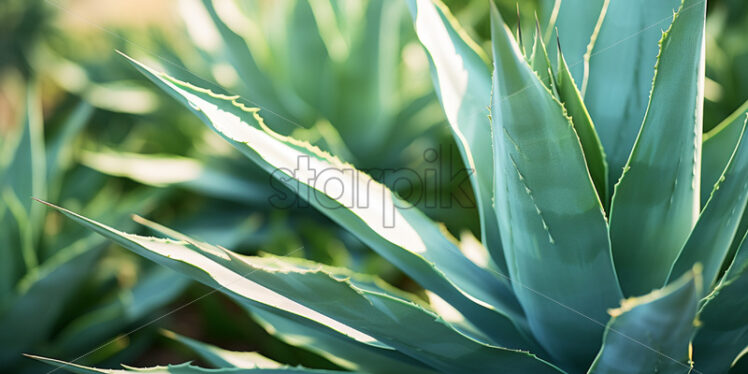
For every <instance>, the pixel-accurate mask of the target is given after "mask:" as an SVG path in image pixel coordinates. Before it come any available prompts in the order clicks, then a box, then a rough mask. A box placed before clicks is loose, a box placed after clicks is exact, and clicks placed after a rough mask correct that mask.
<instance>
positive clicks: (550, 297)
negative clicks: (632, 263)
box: [491, 7, 621, 367]
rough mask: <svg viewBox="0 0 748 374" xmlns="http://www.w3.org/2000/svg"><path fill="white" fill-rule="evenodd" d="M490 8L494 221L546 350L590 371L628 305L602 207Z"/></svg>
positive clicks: (568, 132) (566, 131)
mask: <svg viewBox="0 0 748 374" xmlns="http://www.w3.org/2000/svg"><path fill="white" fill-rule="evenodd" d="M492 9H493V10H492V11H491V24H492V40H493V48H494V58H495V65H496V66H495V71H494V74H493V77H494V87H493V103H492V107H491V119H492V123H493V135H494V146H495V147H496V148H495V155H496V158H495V165H496V173H495V174H496V214H497V217H498V221H499V223H500V226H501V232H502V239H503V242H504V243H503V244H504V248H505V249H506V258H507V265H508V266H509V273H510V275H511V277H512V286H513V287H514V290H515V292H516V294H517V297H518V298H519V300H520V301H521V303H522V305H523V307H524V309H525V313H526V314H527V318H528V321H529V323H530V328H531V329H532V331H533V333H534V334H535V336H536V337H537V338H538V340H539V341H540V342H541V344H543V346H544V348H546V349H547V350H548V351H549V352H550V353H551V354H552V355H553V356H554V357H556V358H557V359H559V360H565V361H567V362H568V364H570V365H573V366H577V367H581V366H586V365H588V364H589V362H590V361H592V358H593V357H592V355H594V350H595V349H596V347H598V346H599V342H600V339H601V337H602V334H603V326H604V323H605V321H607V315H606V314H605V311H606V309H607V308H609V307H613V306H615V305H616V304H617V303H618V300H620V298H621V291H620V289H619V288H618V281H617V279H616V275H615V272H614V270H613V264H612V259H611V255H610V242H609V240H608V232H607V225H606V222H605V216H604V213H603V208H602V205H601V203H600V200H599V199H598V197H597V193H596V192H595V187H594V185H593V183H592V180H591V179H590V175H589V172H588V171H587V166H586V163H585V160H584V154H583V152H582V147H581V145H580V144H579V140H578V138H577V134H576V133H575V131H574V127H573V126H572V124H571V121H570V119H569V118H568V117H566V116H565V114H564V109H563V107H562V105H561V103H560V102H558V101H557V100H556V99H555V98H554V97H553V96H552V94H551V92H550V91H549V90H548V89H547V88H546V87H545V86H544V85H543V83H542V82H540V80H539V78H538V76H537V75H536V74H535V73H534V72H533V71H532V69H531V68H530V66H529V65H528V64H527V63H526V62H525V59H524V57H523V56H522V54H521V52H520V51H519V48H518V46H517V44H516V43H515V41H514V37H513V36H512V34H511V31H509V29H508V28H507V27H506V25H504V23H503V21H502V20H501V16H500V15H499V14H498V11H497V10H496V9H495V7H493V8H492ZM570 274H574V276H569V275H570ZM591 285H594V287H591ZM570 336H574V339H571V340H570V339H569V337H570Z"/></svg>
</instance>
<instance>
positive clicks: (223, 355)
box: [162, 330, 281, 369]
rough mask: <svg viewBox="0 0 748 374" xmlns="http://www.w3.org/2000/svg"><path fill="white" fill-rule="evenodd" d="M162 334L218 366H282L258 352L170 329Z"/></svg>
mask: <svg viewBox="0 0 748 374" xmlns="http://www.w3.org/2000/svg"><path fill="white" fill-rule="evenodd" d="M162 334H163V335H164V336H166V337H167V338H170V339H172V340H175V341H177V342H179V343H181V344H183V345H185V346H186V347H187V348H189V349H190V350H192V351H193V352H195V353H197V354H198V355H200V357H202V358H203V359H204V360H205V361H207V362H208V363H210V364H211V365H213V366H215V367H217V368H230V367H236V368H245V369H251V368H262V369H272V368H277V367H280V366H281V364H280V363H279V362H276V361H273V360H271V359H269V358H267V357H264V356H262V355H261V354H259V353H257V352H237V351H229V350H226V349H222V348H219V347H216V346H214V345H211V344H207V343H203V342H200V341H197V340H195V339H191V338H188V337H186V336H182V335H179V334H176V333H174V332H171V331H168V330H164V331H162Z"/></svg>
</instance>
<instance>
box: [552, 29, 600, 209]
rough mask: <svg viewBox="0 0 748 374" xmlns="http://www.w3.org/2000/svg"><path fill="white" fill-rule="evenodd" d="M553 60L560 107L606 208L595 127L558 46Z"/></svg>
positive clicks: (598, 143)
mask: <svg viewBox="0 0 748 374" xmlns="http://www.w3.org/2000/svg"><path fill="white" fill-rule="evenodd" d="M559 43H560V42H559ZM557 60H558V69H557V70H558V73H557V74H558V75H557V77H556V86H557V88H558V95H559V100H561V102H562V103H564V108H566V112H567V114H568V115H569V116H570V117H571V122H572V123H573V124H574V130H576V132H577V135H578V136H579V142H580V143H581V144H582V150H583V151H584V159H585V160H586V161H587V168H588V169H589V171H590V177H592V181H593V182H594V183H595V188H596V189H597V195H598V196H599V197H600V201H602V202H603V205H604V206H608V201H609V199H610V196H609V195H608V163H607V161H606V160H605V151H604V150H603V147H602V145H601V144H600V138H599V137H598V136H597V131H596V130H595V125H594V124H593V123H592V118H590V114H589V112H587V107H586V106H585V105H584V101H583V100H582V96H581V94H580V93H579V90H578V89H577V85H575V84H574V82H575V80H574V78H573V77H572V75H571V71H570V70H569V66H568V65H567V64H566V59H565V58H564V56H563V54H562V51H561V46H560V45H559V46H558V57H557Z"/></svg>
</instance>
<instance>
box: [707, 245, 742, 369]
mask: <svg viewBox="0 0 748 374" xmlns="http://www.w3.org/2000/svg"><path fill="white" fill-rule="evenodd" d="M746 289H748V240H746V237H745V236H744V237H743V239H742V244H741V245H740V247H739V249H738V253H737V255H736V256H735V260H734V261H733V262H732V264H731V265H730V267H729V268H728V269H727V272H726V273H725V276H724V277H723V278H722V280H721V281H720V283H719V285H718V286H717V287H716V288H715V289H714V291H712V293H711V294H710V295H709V296H708V297H707V298H706V301H705V303H704V306H703V307H702V308H701V312H700V314H699V320H700V321H701V328H700V329H699V331H698V332H697V334H696V338H695V339H694V342H693V346H694V353H693V354H694V363H695V367H696V369H698V370H700V371H701V372H703V373H726V372H727V370H728V369H729V368H730V365H731V364H732V363H733V362H734V361H735V359H736V358H737V357H738V355H739V354H740V353H741V351H743V350H744V349H745V347H746V346H748V293H746V292H745V290H746Z"/></svg>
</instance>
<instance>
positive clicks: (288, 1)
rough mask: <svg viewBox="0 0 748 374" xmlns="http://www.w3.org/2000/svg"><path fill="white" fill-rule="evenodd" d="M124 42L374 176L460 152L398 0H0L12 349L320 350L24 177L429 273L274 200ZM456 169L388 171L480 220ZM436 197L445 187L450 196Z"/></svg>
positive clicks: (208, 228) (727, 96)
mask: <svg viewBox="0 0 748 374" xmlns="http://www.w3.org/2000/svg"><path fill="white" fill-rule="evenodd" d="M446 3H447V5H448V6H449V7H450V9H452V11H453V12H454V13H455V16H456V17H457V18H458V19H459V21H460V23H461V24H463V25H466V26H467V27H468V28H467V30H466V31H467V32H468V33H469V34H470V35H471V36H472V37H473V38H474V39H475V40H478V41H484V43H487V40H488V39H489V37H488V36H489V31H490V30H489V29H490V26H489V19H488V9H489V3H488V2H487V1H470V2H466V1H459V0H452V1H446ZM497 5H499V7H500V9H501V11H502V14H512V13H517V14H518V18H515V19H511V18H510V19H507V20H506V21H507V22H509V23H510V24H512V27H515V28H516V27H517V21H519V20H521V22H520V25H521V28H522V29H523V30H525V29H526V30H528V33H527V35H531V34H532V33H531V32H529V30H530V29H531V28H534V27H535V26H534V25H535V14H536V13H537V14H538V17H540V18H541V19H544V20H545V19H547V17H551V16H552V13H553V9H554V6H555V0H533V1H522V2H519V3H518V2H516V1H514V0H499V1H497ZM746 8H748V4H746V3H745V2H744V1H741V0H713V1H710V3H709V13H708V14H709V16H708V20H707V37H708V38H709V40H708V41H707V46H708V48H709V50H707V54H706V55H707V71H706V73H707V82H706V86H705V98H706V102H705V110H704V118H705V121H704V127H705V131H706V130H708V129H710V128H711V127H713V126H715V125H716V124H717V121H718V120H719V119H722V118H724V117H726V116H727V115H728V114H730V113H732V112H733V111H734V110H735V109H736V108H737V107H738V106H739V105H741V104H742V103H743V102H744V100H745V98H746V97H748V44H747V43H745V35H748V9H746ZM507 18H509V17H507ZM116 50H121V51H124V52H126V53H128V54H129V55H133V56H135V57H138V58H140V59H141V60H145V61H147V62H148V63H149V65H151V66H154V67H158V68H160V69H162V70H164V71H166V72H168V73H169V74H170V75H172V76H175V77H177V78H180V79H184V80H187V81H196V82H200V83H201V85H203V86H207V87H212V89H213V90H214V91H216V92H223V93H231V94H239V95H242V97H243V98H245V99H247V100H248V101H249V102H250V103H252V104H253V105H256V106H259V107H262V108H263V115H264V117H265V119H266V121H267V123H268V125H269V126H270V127H271V128H273V129H274V130H275V131H277V132H280V133H283V134H289V135H292V136H294V137H296V138H300V139H305V140H308V141H310V142H311V143H313V144H315V145H317V146H319V147H320V148H322V149H323V150H327V151H330V152H332V153H334V154H336V155H338V156H339V157H341V158H343V159H344V160H345V161H348V162H350V163H352V164H353V165H355V166H356V167H357V168H359V169H363V170H369V171H370V172H372V176H373V177H374V178H375V179H376V178H379V177H380V175H378V174H377V172H376V171H377V170H388V169H389V170H397V169H401V168H408V169H411V170H414V171H416V172H419V175H423V173H422V172H423V170H425V169H427V168H433V167H434V162H435V161H433V158H429V157H424V152H425V151H426V150H429V149H432V150H436V151H437V155H438V161H436V162H439V163H442V164H441V165H444V164H449V163H450V162H453V163H454V165H461V160H460V156H459V152H457V151H456V148H455V147H454V144H453V143H452V140H451V139H452V138H451V136H450V130H449V128H448V126H447V125H446V122H445V119H444V117H443V113H442V110H441V108H440V106H439V103H438V101H437V99H436V95H435V93H434V91H433V87H432V84H431V78H430V75H429V74H430V73H429V68H428V61H427V57H426V55H425V54H424V52H423V51H422V48H421V47H420V45H419V44H418V42H417V40H416V38H415V33H414V31H413V28H412V23H411V20H410V16H409V14H408V12H407V9H406V6H405V4H404V2H401V1H396V0H385V1H356V2H353V1H335V0H333V1H326V0H312V1H301V0H300V1H293V0H282V1H269V0H266V1H248V2H234V1H230V0H216V1H208V0H206V1H200V0H183V1H160V2H149V1H144V0H137V1H127V2H122V1H94V0H76V1H60V0H47V1H42V0H33V1H22V0H7V1H4V2H3V3H2V4H0V87H2V90H0V135H1V136H0V157H2V158H0V188H2V202H1V203H0V245H1V246H2V248H0V251H2V252H0V253H1V254H2V258H0V266H3V269H2V270H1V271H0V273H1V274H2V276H3V278H2V281H1V282H0V283H1V284H0V286H1V287H2V288H1V289H0V367H9V368H11V370H12V371H17V372H22V371H23V370H26V371H33V370H35V368H36V367H35V366H32V365H34V364H33V363H32V362H31V361H30V360H25V359H23V358H21V356H20V355H19V354H20V353H21V352H28V351H32V350H33V352H34V353H37V354H44V355H48V356H54V357H58V358H61V359H73V358H76V357H78V356H79V355H82V354H85V353H87V352H88V351H90V350H93V349H97V348H99V346H100V345H101V344H107V345H106V346H105V347H103V348H102V349H98V350H97V351H96V352H95V354H91V355H88V356H86V357H85V359H83V360H81V361H80V362H81V363H85V364H98V366H107V365H108V363H111V364H112V365H114V364H116V363H119V362H132V363H135V364H138V365H139V366H147V365H151V364H156V363H163V362H178V361H185V360H188V359H190V358H192V357H191V356H184V357H180V356H179V355H181V354H186V353H185V352H186V351H185V350H181V348H179V347H178V346H176V345H174V344H173V343H171V342H170V341H169V340H168V339H163V338H160V337H159V336H158V334H157V331H158V327H166V328H170V329H174V330H178V331H180V332H185V331H189V332H191V333H190V336H191V337H193V338H198V339H200V340H201V341H208V342H211V341H212V342H221V346H223V347H228V348H237V349H244V350H249V349H253V350H258V351H260V352H262V353H264V354H265V355H266V356H268V357H272V358H277V359H279V360H280V361H283V362H289V363H310V362H314V364H313V365H310V366H314V367H323V366H324V364H320V362H325V360H324V359H322V358H320V357H317V356H315V355H313V354H311V353H308V352H304V351H300V350H299V349H296V348H292V347H290V346H288V345H286V344H284V343H282V342H280V341H279V340H276V339H274V338H272V337H271V336H270V335H269V334H268V333H266V332H265V330H264V329H263V328H262V327H260V326H259V325H247V324H246V319H245V318H243V317H244V316H245V314H244V312H243V311H242V310H241V309H240V308H238V307H236V306H235V305H234V304H233V303H232V302H231V301H229V300H228V299H226V298H225V297H223V296H220V295H219V294H217V293H216V294H211V295H209V296H207V297H203V296H204V295H205V294H207V293H208V292H209V291H208V289H207V288H205V287H202V286H198V285H190V286H189V287H188V283H187V282H186V281H185V280H183V279H182V278H181V277H179V276H178V275H176V274H173V273H171V272H169V271H167V270H163V269H159V268H157V267H154V266H151V265H150V264H149V263H147V262H145V261H142V260H140V259H138V258H135V257H133V256H132V255H130V253H128V252H125V251H121V250H116V249H115V248H112V246H111V245H109V244H107V243H106V242H105V241H104V240H103V239H100V238H98V237H94V235H93V234H89V233H88V232H86V231H84V230H82V229H79V228H77V227H74V226H72V224H70V223H68V222H64V221H63V220H62V219H61V218H60V217H59V216H55V215H54V214H53V213H50V212H49V211H47V210H44V209H42V208H40V207H39V206H37V205H34V204H31V200H30V196H31V195H33V196H35V197H40V198H46V199H47V200H49V201H53V202H56V203H59V204H61V205H63V206H66V207H68V208H73V209H74V210H76V211H79V212H81V213H83V214H85V215H87V216H89V217H92V218H94V219H97V220H100V221H103V222H106V223H108V224H112V225H113V226H116V227H125V228H128V227H127V226H123V225H124V224H125V223H127V222H129V221H130V220H129V218H128V214H129V213H133V212H137V213H138V214H141V215H148V216H149V217H152V218H154V220H156V221H158V222H163V223H166V224H169V225H170V226H172V227H175V228H177V229H178V230H179V231H182V232H188V233H190V234H191V235H192V236H195V237H197V238H199V239H202V240H205V241H208V242H211V243H216V244H220V245H223V246H225V247H228V248H231V249H234V250H237V251H240V252H243V253H257V252H270V253H274V254H283V255H293V256H298V257H306V258H310V259H314V260H317V261H320V262H324V263H328V264H332V265H336V266H342V267H347V268H349V269H352V270H354V271H356V272H364V273H376V274H378V275H379V276H381V277H382V278H384V279H385V280H386V281H388V282H389V283H391V284H394V285H396V286H398V287H401V288H405V289H408V290H411V291H416V292H417V289H416V287H417V286H415V285H414V284H413V282H411V281H410V280H409V279H407V278H406V277H405V276H404V275H402V274H401V273H400V272H399V271H397V270H396V269H394V267H392V266H391V265H390V264H388V263H387V262H386V261H384V260H382V259H381V258H380V257H378V256H376V255H374V254H372V252H371V251H370V250H369V249H368V248H367V247H366V246H365V245H363V244H362V243H361V242H360V241H358V240H357V239H356V238H354V237H353V236H352V235H350V234H348V233H347V232H346V231H344V230H342V229H341V228H339V227H337V226H336V225H334V224H331V222H330V221H329V220H328V219H327V218H325V217H324V216H322V215H321V214H319V213H317V212H316V211H315V210H314V209H310V208H308V207H305V206H303V205H301V206H299V205H290V206H287V205H289V204H291V201H282V202H281V203H277V202H276V204H275V206H274V205H273V204H271V203H270V201H269V198H270V197H271V196H274V195H275V196H286V197H289V198H290V197H292V196H294V194H293V193H290V192H287V193H285V195H283V194H284V193H283V192H278V191H279V190H280V191H283V189H282V187H278V186H275V188H271V186H270V185H269V178H268V177H267V176H266V175H265V174H264V173H263V172H262V171H260V170H259V169H258V168H257V167H256V166H255V165H254V164H252V163H251V162H249V161H248V160H246V159H245V158H244V157H242V156H241V155H239V154H238V153H237V152H235V151H234V150H233V149H232V148H231V147H230V146H229V145H227V144H225V142H223V141H221V140H220V139H219V138H218V137H217V136H216V135H214V134H213V133H212V132H210V131H209V130H208V129H206V128H205V126H204V125H202V124H201V123H199V120H198V119H196V118H194V116H192V115H191V114H190V113H188V112H187V111H184V110H182V109H181V108H180V107H179V104H178V103H176V102H174V101H173V100H170V99H169V98H164V97H159V96H158V95H155V94H154V93H153V89H154V88H153V87H152V86H151V85H150V83H148V82H146V81H145V78H143V77H142V76H141V75H140V74H138V73H137V72H136V71H134V70H133V69H132V68H131V67H130V66H129V65H128V64H127V63H126V62H125V61H124V60H123V59H122V58H121V57H120V56H118V55H117V54H116V52H115V51H116ZM486 50H490V48H486ZM221 87H223V88H221ZM195 139H197V141H196V140H195ZM450 165H451V164H450ZM440 170H442V169H440ZM452 179H453V178H451V175H449V173H439V174H438V175H437V182H436V183H430V184H428V183H425V184H424V185H422V186H412V185H398V184H397V183H395V184H394V185H393V184H392V181H391V180H389V181H388V180H384V181H383V182H384V183H385V184H388V185H389V186H390V187H391V188H392V189H393V190H395V191H398V192H399V193H400V194H401V195H402V196H404V197H405V198H406V199H409V200H411V201H412V202H414V203H416V205H418V206H419V207H420V208H421V209H422V210H424V211H425V212H426V213H427V214H428V215H430V216H431V217H432V218H433V219H435V220H437V221H440V222H444V223H445V226H446V227H447V228H448V229H449V230H450V231H451V232H452V233H453V234H455V235H459V234H461V233H463V232H464V231H465V230H468V231H471V232H472V233H474V234H475V235H477V236H479V235H480V233H479V232H478V222H477V214H476V212H475V210H474V208H471V207H470V206H472V204H469V203H470V201H471V200H472V199H473V197H472V195H471V194H470V192H469V191H470V190H471V189H470V188H460V187H461V186H460V185H459V184H456V183H454V180H452ZM388 182H389V183H388ZM462 187H465V186H462ZM466 192H467V194H466ZM279 193H280V195H279ZM426 201H440V202H444V201H446V202H447V203H448V206H445V207H449V208H450V209H442V208H441V207H440V206H439V205H437V206H436V207H432V206H430V205H428V204H425V202H426ZM113 205H114V206H116V209H110V207H111V206H113ZM279 205H281V206H284V207H286V208H287V209H277V207H278V206H279ZM462 205H465V206H467V207H465V208H460V209H455V208H456V207H461V206H462ZM446 212H449V214H447V213H446ZM237 228H239V229H237ZM154 290H156V291H154ZM196 299H199V300H198V301H196V302H194V303H193V301H194V300H196ZM185 304H188V305H187V306H186V307H184V305H185ZM175 309H176V311H175V312H173V313H172V312H170V311H174V310H175ZM166 313H169V314H168V315H166V317H165V318H161V317H162V316H165V314H166ZM154 320H155V323H152V324H149V325H148V326H147V327H146V328H143V329H139V328H138V326H141V325H142V324H143V323H147V322H151V321H154ZM232 321H241V323H238V322H237V323H232ZM175 326H178V327H175ZM136 328H138V330H137V331H135V332H134V333H132V334H128V335H126V336H124V335H123V337H121V338H119V339H115V340H112V339H114V338H117V337H118V336H120V334H126V333H128V332H130V331H132V330H133V329H136ZM21 332H23V333H21ZM29 332H33V333H29ZM19 336H23V339H20V340H19ZM146 349H147V351H148V352H149V354H148V355H145V354H144V352H145V351H146ZM160 354H163V355H168V357H160V356H159V355H160ZM175 355H176V356H178V357H174V356H175ZM328 365H330V366H332V364H328Z"/></svg>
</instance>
